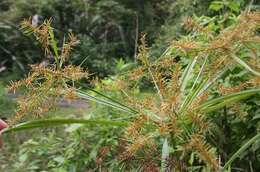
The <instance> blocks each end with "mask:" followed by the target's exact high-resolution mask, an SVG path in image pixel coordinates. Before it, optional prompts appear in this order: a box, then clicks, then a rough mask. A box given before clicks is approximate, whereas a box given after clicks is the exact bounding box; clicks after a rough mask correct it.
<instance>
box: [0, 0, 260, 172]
mask: <svg viewBox="0 0 260 172" xmlns="http://www.w3.org/2000/svg"><path fill="white" fill-rule="evenodd" d="M259 5H260V4H259V2H257V1H249V0H248V1H247V0H221V1H216V0H194V1H191V0H158V1H157V0H142V1H140V0H99V1H93V0H73V1H69V0H44V1H40V0H2V1H1V2H0V18H1V19H0V77H1V82H0V110H1V112H0V117H1V118H8V119H9V118H11V116H12V114H13V113H14V112H15V107H16V105H15V101H14V99H15V97H16V96H17V95H10V94H6V91H5V88H6V85H7V84H8V83H9V82H10V81H11V80H16V79H20V78H22V77H24V76H26V75H27V74H28V72H29V70H30V68H29V66H28V64H34V63H41V64H44V63H53V61H54V58H53V57H51V56H47V57H46V56H45V54H44V51H42V49H41V46H40V45H39V42H38V41H36V40H35V39H34V37H33V36H26V35H24V34H23V31H22V30H21V29H20V25H19V24H20V22H21V21H22V20H23V19H24V18H28V17H30V16H33V17H34V19H37V23H38V24H40V23H42V22H43V21H44V20H45V19H48V18H51V19H52V26H53V28H55V29H54V33H55V35H56V38H57V40H59V42H58V45H59V46H62V44H63V43H64V38H67V37H68V35H67V33H68V32H73V33H74V34H75V35H76V36H77V37H78V38H79V40H80V42H81V43H80V44H78V45H77V46H76V47H75V48H74V50H73V52H72V54H71V57H70V58H69V61H67V62H66V63H67V64H73V65H80V66H81V67H83V68H84V69H87V70H88V71H89V73H90V74H91V79H92V78H95V76H98V77H99V78H100V81H101V83H99V84H96V85H95V87H91V88H94V89H95V90H96V91H101V92H102V91H104V89H105V91H104V92H105V93H106V95H108V96H109V97H112V98H116V99H119V100H121V101H122V102H124V101H125V99H124V97H123V96H122V93H121V92H120V91H117V90H116V89H114V88H113V87H114V85H115V80H116V79H118V78H120V77H119V75H120V74H124V73H125V72H127V70H128V69H129V68H132V67H133V66H136V64H137V63H138V64H139V62H138V56H137V55H138V46H139V45H140V44H141V42H140V41H139V39H140V38H141V37H142V35H143V34H146V44H147V47H150V48H149V56H150V59H151V60H156V59H157V58H158V57H159V56H160V55H161V54H163V52H165V50H166V49H167V48H168V47H169V46H170V45H171V44H172V41H173V40H176V39H184V40H185V39H190V37H192V35H190V37H189V36H187V35H189V34H190V33H191V32H190V31H189V30H187V29H185V27H184V25H183V23H184V21H187V19H188V17H193V19H194V20H195V21H196V22H197V23H200V24H202V25H203V24H204V25H207V26H208V28H209V29H210V30H211V31H212V32H214V33H216V34H218V33H220V31H222V30H223V29H225V28H227V27H229V26H231V25H232V24H234V23H236V22H237V16H239V15H240V14H241V13H243V11H246V10H248V8H249V7H250V10H252V11H259V8H260V7H259ZM258 29H259V28H258ZM257 32H258V34H259V31H257ZM186 36H187V37H186ZM192 39H193V38H192ZM197 39H198V41H201V42H203V41H205V40H204V38H201V37H199V38H197ZM255 48H256V49H257V48H258V50H259V48H260V47H259V45H257V46H256V47H255ZM176 54H177V59H178V58H179V57H188V56H193V54H185V53H184V54H183V53H179V54H178V53H176ZM176 54H175V55H176ZM256 54H257V57H256V59H257V60H256V61H255V63H256V67H255V68H256V69H259V51H258V52H257V53H256ZM240 56H241V57H243V52H242V53H241V55H240ZM175 58H176V57H175ZM181 59H182V60H180V64H182V65H183V66H187V64H188V60H186V61H185V58H181ZM248 78H249V76H248V73H246V72H245V70H244V68H241V67H238V68H235V69H234V70H229V71H228V73H227V74H225V76H224V77H223V78H221V79H220V80H219V81H218V82H219V83H220V84H222V85H224V86H225V87H230V88H234V89H235V88H236V86H237V85H238V84H239V83H240V82H244V81H246V80H247V79H248ZM81 83H82V84H85V85H88V86H89V85H90V82H86V81H85V80H83V81H81ZM111 87H112V88H111ZM108 88H109V89H108ZM147 90H148V91H147ZM132 91H133V92H134V94H136V95H138V96H137V97H139V98H140V100H142V97H145V96H146V95H149V94H152V93H153V92H154V88H153V84H152V83H151V82H150V81H149V80H148V79H143V80H142V81H141V82H140V83H139V86H138V88H135V89H134V90H132ZM23 92H24V90H22V91H21V92H18V93H17V94H20V93H21V94H22V93H23ZM210 94H211V95H213V96H216V95H218V94H219V92H218V90H217V89H216V88H214V89H213V90H211V93H210ZM91 95H92V94H91ZM259 100H260V99H259V94H258V95H254V96H253V97H250V98H249V99H246V100H243V102H242V103H241V104H239V105H237V106H235V107H234V108H229V107H226V106H224V107H222V108H221V109H219V110H218V111H215V112H212V113H211V120H212V121H213V123H214V139H213V140H212V137H211V136H207V141H208V142H209V143H210V144H211V145H213V150H214V151H215V152H217V153H218V154H219V155H220V156H221V158H222V159H221V160H222V161H223V162H227V161H228V160H229V158H230V157H231V156H232V155H233V154H234V152H236V151H237V150H238V149H239V148H240V147H241V145H243V144H244V143H246V141H248V140H249V139H251V138H252V137H254V136H255V135H257V134H258V133H259V127H260V126H259V124H260V123H259V122H260V121H259V119H260V110H259V103H260V102H259ZM68 104H69V103H68ZM79 104H80V105H79ZM68 106H69V107H67V104H66V103H65V105H59V106H58V107H56V108H55V109H53V110H51V111H50V112H48V113H47V114H45V118H47V119H48V118H53V117H54V118H55V117H66V118H76V119H77V118H79V119H85V120H88V119H98V120H100V119H101V120H102V119H107V120H108V119H123V121H125V122H127V121H129V122H130V121H132V119H131V120H130V119H128V116H127V115H126V114H125V113H124V112H121V111H118V110H116V109H113V108H111V107H106V106H105V107H104V106H100V105H99V104H97V103H92V102H88V104H84V103H83V104H82V102H81V101H79V102H76V105H75V106H73V105H71V104H69V105H68ZM234 114H237V115H234ZM120 121H122V120H120ZM124 132H125V131H124V127H122V126H119V127H118V126H113V125H109V126H105V127H102V126H101V125H93V124H91V125H87V126H86V125H83V124H72V125H65V126H63V127H57V128H55V127H54V128H45V129H34V130H30V131H29V130H28V131H26V132H19V133H10V134H8V135H5V136H4V137H5V147H4V148H3V149H2V150H1V154H0V170H1V171H17V172H18V171H21V169H22V170H23V171H53V172H67V171H69V172H78V171H131V170H140V171H145V168H144V167H143V166H141V165H140V164H138V163H135V161H133V162H132V163H125V162H124V161H122V159H120V153H122V152H123V149H124V148H123V146H122V145H125V144H126V141H125V138H123V137H122V135H123V134H124ZM216 140H217V143H215V141H216ZM157 141H158V143H159V144H158V145H157V146H158V150H159V151H160V152H161V149H162V147H163V143H165V142H164V141H165V140H163V139H162V138H159V139H157ZM259 146H260V142H259V139H258V141H256V142H254V143H253V144H252V145H251V146H250V147H249V148H248V149H247V150H246V151H244V152H243V154H241V155H240V156H239V158H238V159H236V161H234V163H233V164H232V169H231V168H230V169H229V171H250V172H252V171H259V170H260V166H259V164H260V163H259V161H260V153H259ZM216 150H217V151H216ZM175 151H176V150H175V147H171V146H170V148H169V152H170V153H174V152H175ZM178 160H179V159H174V158H172V163H173V164H174V166H175V167H176V166H178V165H182V164H178V163H179V161H178ZM182 161H183V162H185V163H186V162H188V164H185V165H183V166H185V168H179V169H174V168H175V167H174V168H169V169H170V170H179V171H211V170H210V168H209V167H208V166H204V165H203V163H202V162H201V161H200V160H198V157H197V155H195V154H194V153H191V154H189V156H186V157H185V158H184V159H183V160H182ZM182 161H180V162H182ZM158 164H160V162H159V163H158V162H157V165H158ZM186 166H188V167H189V168H186ZM153 170H155V171H156V170H157V171H158V169H157V168H156V167H154V168H153ZM161 170H162V169H161ZM146 171H151V169H146Z"/></svg>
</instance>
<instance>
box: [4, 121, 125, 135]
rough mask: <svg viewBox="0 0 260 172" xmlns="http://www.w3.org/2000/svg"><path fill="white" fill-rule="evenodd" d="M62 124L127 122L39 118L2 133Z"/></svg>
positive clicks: (118, 124)
mask: <svg viewBox="0 0 260 172" xmlns="http://www.w3.org/2000/svg"><path fill="white" fill-rule="evenodd" d="M64 124H85V125H104V126H126V125H127V124H128V123H127V122H123V121H112V120H85V119H67V118H65V119H63V118H62V119H61V118H60V119H40V120H34V121H29V122H24V123H20V124H17V125H15V126H12V127H9V128H6V129H4V130H2V133H9V132H13V131H15V132H16V131H22V130H30V129H34V128H43V127H55V126H59V125H64Z"/></svg>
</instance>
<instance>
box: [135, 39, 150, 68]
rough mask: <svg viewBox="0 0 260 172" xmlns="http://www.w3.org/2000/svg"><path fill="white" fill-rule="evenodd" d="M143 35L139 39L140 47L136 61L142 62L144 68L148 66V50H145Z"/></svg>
mask: <svg viewBox="0 0 260 172" xmlns="http://www.w3.org/2000/svg"><path fill="white" fill-rule="evenodd" d="M145 36H146V35H145V34H143V35H142V37H141V39H140V46H139V48H138V51H139V53H138V55H137V59H138V60H140V61H141V62H142V64H143V65H145V66H149V60H148V48H147V44H146V41H145Z"/></svg>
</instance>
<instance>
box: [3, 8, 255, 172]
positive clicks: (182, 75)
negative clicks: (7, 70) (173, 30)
mask: <svg viewBox="0 0 260 172" xmlns="http://www.w3.org/2000/svg"><path fill="white" fill-rule="evenodd" d="M50 24H51V22H50V20H47V21H45V22H44V23H43V24H42V25H40V26H38V27H35V26H33V25H32V24H31V23H30V20H25V21H24V22H23V23H22V29H23V30H24V31H25V33H26V34H34V35H35V36H36V38H37V40H38V41H39V42H40V43H41V44H42V47H43V49H44V51H45V53H46V55H51V56H53V58H54V63H53V64H49V65H47V66H41V65H31V67H32V72H31V73H30V74H29V75H28V77H27V78H25V79H23V80H21V81H17V82H13V83H12V84H11V86H10V90H12V91H15V90H16V89H17V88H18V87H25V88H26V90H27V91H26V92H25V95H24V96H23V97H22V98H20V99H19V100H18V110H17V113H16V115H15V116H14V118H13V119H11V120H10V121H11V125H10V126H11V127H10V128H8V129H6V130H4V132H10V131H20V130H25V129H31V128H37V127H44V126H55V125H60V124H71V123H83V124H98V125H115V126H125V128H124V131H125V132H124V133H125V134H124V136H123V137H124V140H125V141H126V144H125V147H124V151H123V153H120V155H119V156H118V160H120V161H122V162H128V163H129V162H130V163H131V162H134V164H138V165H136V167H137V168H140V169H142V170H143V171H160V170H161V171H195V169H194V168H193V167H192V166H193V165H194V166H196V165H197V166H199V168H200V169H203V170H204V171H205V170H206V171H225V170H227V169H228V167H229V166H230V165H231V162H232V161H234V159H235V158H236V157H238V156H239V155H240V154H241V152H242V151H243V150H245V149H246V148H248V147H249V146H250V145H251V144H252V143H253V142H254V141H255V140H256V139H259V136H256V137H254V138H253V139H252V140H250V141H249V142H248V143H247V144H246V145H244V146H242V148H241V149H240V150H239V151H238V152H237V153H235V154H234V156H232V157H231V159H230V160H229V161H228V162H227V164H225V162H223V161H222V159H221V157H219V156H218V150H216V148H214V147H213V146H212V145H211V143H210V142H208V139H207V138H208V137H209V136H212V135H213V132H212V131H213V130H214V125H215V124H214V122H213V121H212V120H211V115H210V114H211V113H212V112H213V111H216V110H218V109H221V108H223V107H225V108H228V107H231V106H232V105H235V104H236V103H237V102H239V101H240V100H243V99H247V98H249V97H250V96H253V95H255V94H258V93H259V92H260V70H259V68H260V66H259V63H258V62H259V52H260V51H259V47H260V46H259V45H260V37H259V34H258V33H257V30H258V29H259V28H260V13H259V12H246V13H243V14H241V15H240V16H239V17H238V19H237V21H236V23H235V24H234V25H232V26H230V27H228V28H226V29H224V30H222V31H220V32H218V33H216V32H213V31H212V30H211V29H210V25H208V23H198V22H197V21H196V20H194V19H193V18H188V19H187V20H186V22H185V25H184V26H185V29H186V30H188V31H189V32H190V33H189V35H188V36H186V37H183V38H181V39H180V40H178V41H173V42H172V44H171V45H170V46H169V47H168V48H167V49H166V50H165V52H163V53H162V55H161V56H160V57H157V58H154V57H151V55H150V53H149V48H148V47H147V44H146V41H145V35H143V36H142V38H141V40H140V46H139V55H138V64H137V65H136V68H135V69H133V70H130V71H129V72H127V73H124V74H122V75H120V76H118V77H117V79H116V80H115V81H114V83H113V84H112V85H110V87H111V86H112V88H105V89H110V90H113V91H116V92H120V93H121V97H120V98H118V99H115V98H111V97H109V96H107V95H106V94H105V93H104V92H100V91H97V90H95V89H91V88H88V87H87V88H85V89H84V90H82V89H80V88H75V86H74V84H73V83H74V82H75V81H77V80H80V79H82V78H84V77H85V78H86V77H88V76H89V74H88V73H87V72H85V71H83V69H81V68H80V67H77V66H71V65H69V66H66V63H65V62H66V60H67V58H68V57H69V55H70V51H71V50H72V47H73V46H74V45H76V44H77V43H78V40H77V39H76V38H75V37H74V36H73V35H72V34H70V35H69V41H68V42H66V43H64V44H63V46H62V48H60V49H59V48H58V46H57V41H56V40H55V37H54V31H53V28H52V27H51V25H50ZM153 59H156V60H153ZM236 68H242V69H243V70H245V71H246V72H247V76H248V77H247V80H245V81H243V82H241V83H239V84H237V85H235V86H233V87H225V86H224V85H221V83H220V82H218V81H219V80H220V79H222V78H223V77H225V75H227V73H228V72H229V71H232V70H234V69H236ZM143 82H146V83H148V84H149V85H152V90H150V91H149V93H148V94H145V95H144V96H139V95H138V92H136V90H137V89H140V85H141V84H142V83H143ZM81 87H82V86H81ZM85 90H87V91H85ZM212 90H217V94H216V93H214V92H213V91H212ZM57 97H67V98H81V99H85V100H90V101H94V102H97V103H98V104H101V105H105V106H109V107H112V108H114V109H116V110H119V111H121V112H123V113H125V114H126V116H128V117H129V118H128V119H129V120H128V121H118V120H117V121H111V120H110V121H109V120H95V119H91V120H81V119H53V120H52V119H40V120H33V121H27V122H25V123H20V124H19V121H21V120H22V119H24V118H25V117H26V116H27V115H28V116H33V117H43V114H44V113H45V112H47V111H48V110H49V109H50V108H51V107H54V106H55V103H56V102H57ZM121 100H122V101H121ZM122 102H124V103H122ZM16 123H18V124H16ZM15 124H16V125H15ZM191 157H193V158H191ZM194 157H195V158H194ZM191 159H192V160H191Z"/></svg>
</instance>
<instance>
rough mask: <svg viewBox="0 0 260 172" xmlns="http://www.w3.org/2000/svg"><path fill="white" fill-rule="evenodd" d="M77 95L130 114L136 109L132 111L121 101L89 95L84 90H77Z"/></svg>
mask: <svg viewBox="0 0 260 172" xmlns="http://www.w3.org/2000/svg"><path fill="white" fill-rule="evenodd" d="M77 95H78V96H79V97H80V98H82V99H85V100H90V101H93V102H96V103H98V104H102V105H106V106H109V107H112V108H115V109H118V110H121V111H124V112H128V113H130V114H134V113H137V112H136V111H134V110H133V109H131V108H130V107H127V106H125V105H122V104H121V103H118V102H115V101H111V100H107V98H106V99H102V98H99V97H95V96H92V95H90V94H88V93H86V92H83V91H77Z"/></svg>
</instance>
